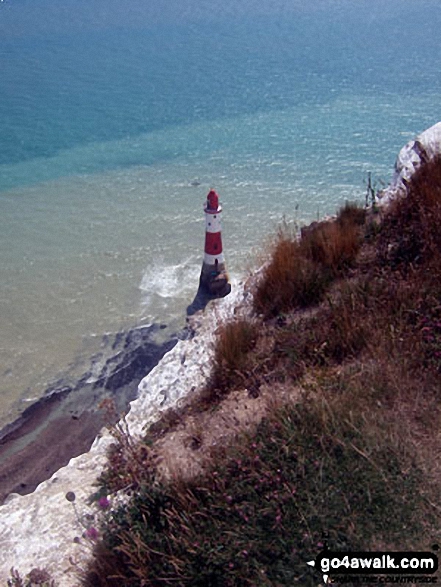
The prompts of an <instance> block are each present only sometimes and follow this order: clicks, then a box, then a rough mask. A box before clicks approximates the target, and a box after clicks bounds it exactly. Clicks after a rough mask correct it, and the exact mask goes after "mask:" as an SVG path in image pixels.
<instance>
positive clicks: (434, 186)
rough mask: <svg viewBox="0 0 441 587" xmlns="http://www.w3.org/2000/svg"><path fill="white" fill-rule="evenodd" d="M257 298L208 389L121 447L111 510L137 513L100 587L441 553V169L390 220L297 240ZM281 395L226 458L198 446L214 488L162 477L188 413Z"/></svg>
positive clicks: (100, 572)
mask: <svg viewBox="0 0 441 587" xmlns="http://www.w3.org/2000/svg"><path fill="white" fill-rule="evenodd" d="M253 294H254V296H253V300H254V301H253V309H252V312H251V313H249V314H244V315H243V316H238V317H237V319H235V320H234V321H233V322H230V323H228V324H225V325H224V326H223V327H222V328H221V329H220V331H219V332H218V336H217V347H216V351H215V361H214V364H213V370H212V377H211V379H210V381H209V382H208V384H207V387H206V389H205V390H203V391H202V392H201V393H200V395H199V396H198V397H193V398H191V400H190V401H189V403H188V405H187V406H185V407H184V408H182V409H181V410H180V411H177V410H175V411H174V412H172V413H169V414H166V415H165V417H164V418H163V420H162V422H161V424H160V425H158V426H156V427H154V428H153V429H152V430H151V431H150V433H149V435H148V436H147V438H146V439H145V440H144V441H143V442H142V443H137V444H136V445H134V444H133V443H132V442H131V440H130V438H128V437H127V435H126V434H125V433H124V430H123V429H122V428H121V429H119V430H117V431H116V437H117V443H116V445H115V447H114V449H113V451H112V453H111V454H110V455H109V468H108V470H107V471H106V473H105V474H104V475H103V476H102V477H101V493H100V494H99V495H103V494H107V495H110V494H111V493H113V492H115V491H117V490H121V489H124V490H125V491H126V492H127V493H128V494H129V499H128V501H127V502H126V503H125V504H124V505H121V506H120V507H118V508H114V509H111V510H108V511H107V514H106V520H105V522H104V523H103V526H102V528H101V529H100V532H101V539H100V540H99V541H98V542H97V543H96V546H95V549H94V554H93V558H92V559H91V561H90V564H89V566H88V568H87V569H85V570H84V576H83V579H82V582H83V585H84V586H87V587H98V586H99V587H101V586H102V587H104V586H106V587H108V586H109V587H110V586H121V585H123V586H127V587H138V586H141V585H142V586H152V587H153V586H154V587H158V586H164V585H167V586H175V585H179V586H183V587H184V586H188V587H190V586H191V587H197V586H201V587H202V586H203V587H210V586H212V587H215V586H216V587H221V586H222V587H223V586H225V587H233V586H241V587H242V586H247V585H249V586H251V585H256V586H262V587H263V586H268V587H269V586H285V585H286V586H292V585H293V584H296V583H299V584H302V585H311V586H313V585H314V586H315V585H317V584H318V583H319V582H320V580H321V578H320V575H318V573H317V572H316V571H315V570H314V569H312V568H311V567H309V566H308V565H307V564H306V562H307V561H309V560H311V559H312V558H314V557H315V556H316V555H317V554H318V553H319V552H320V550H321V549H323V548H324V547H325V545H326V544H327V545H328V546H329V547H330V548H332V549H333V550H335V549H343V548H346V549H350V550H390V551H393V550H430V548H431V546H432V545H433V544H435V543H436V542H437V541H438V542H439V540H440V538H441V535H440V534H441V527H440V508H439V505H438V504H437V503H436V499H437V498H436V496H437V494H438V495H439V490H440V484H441V470H440V462H441V459H440V458H439V456H440V448H441V438H440V434H439V431H440V400H441V391H440V378H441V158H438V159H436V160H434V161H433V162H432V163H430V164H427V165H425V166H424V167H423V168H422V169H420V170H419V171H418V172H417V174H416V175H415V176H414V178H413V180H412V182H411V184H410V185H409V189H408V195H407V197H406V198H404V199H400V200H398V201H396V202H394V203H393V204H392V205H390V206H389V207H388V209H387V210H385V211H381V210H378V209H370V210H364V209H360V208H359V207H358V206H355V205H352V204H347V205H346V206H345V207H344V208H343V209H342V210H340V211H339V213H338V215H337V218H336V219H335V220H333V221H328V222H323V223H317V224H316V225H314V226H311V227H309V228H308V229H306V230H304V231H303V234H302V236H301V238H298V237H297V235H291V234H290V233H289V231H287V230H286V229H284V230H281V232H280V234H279V235H278V236H277V238H276V239H275V242H274V245H273V248H272V251H271V252H270V255H269V259H268V262H267V264H266V265H265V267H264V270H263V271H262V274H261V275H260V278H259V280H258V282H257V283H256V284H255V285H254V289H253ZM264 389H266V390H268V389H270V390H273V392H274V393H273V397H272V401H271V402H269V403H268V404H267V406H266V409H265V414H264V417H263V418H260V421H258V422H256V425H255V426H254V427H252V428H248V429H247V430H246V431H241V430H240V427H238V429H237V430H236V431H235V435H234V436H233V437H231V439H230V441H229V442H228V443H223V444H222V443H220V446H219V445H218V446H216V447H207V446H206V445H204V442H206V440H205V438H206V434H207V432H208V431H207V430H205V429H204V428H203V427H201V429H200V430H199V431H198V433H197V434H193V438H192V442H190V443H189V446H188V450H189V451H193V452H194V453H198V451H199V452H200V454H201V455H203V457H202V456H201V460H203V466H202V467H201V472H200V473H199V474H197V475H192V476H187V477H185V478H184V477H183V476H182V475H177V474H176V475H173V474H171V475H169V476H168V477H166V476H164V475H161V474H160V467H159V463H160V454H159V452H158V451H157V449H156V446H157V444H158V441H159V440H160V439H163V438H164V437H165V436H166V435H170V434H171V433H173V431H175V430H177V429H178V427H179V426H182V422H183V421H184V420H185V416H186V415H189V414H190V415H192V417H196V418H197V416H198V415H199V416H200V418H201V421H202V414H203V413H206V412H210V413H211V417H213V418H215V417H216V413H218V412H219V411H220V409H221V406H222V403H223V402H225V401H226V398H228V397H229V396H231V394H233V393H242V394H247V396H248V397H249V398H251V399H250V401H253V402H259V401H260V400H261V397H262V396H263V390H264ZM281 389H282V390H283V393H279V391H280V390H281ZM172 473H173V471H172Z"/></svg>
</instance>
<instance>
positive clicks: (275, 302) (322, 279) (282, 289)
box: [254, 235, 329, 318]
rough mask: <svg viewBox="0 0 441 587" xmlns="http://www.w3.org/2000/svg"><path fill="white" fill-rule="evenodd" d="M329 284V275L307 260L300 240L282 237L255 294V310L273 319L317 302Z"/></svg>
mask: <svg viewBox="0 0 441 587" xmlns="http://www.w3.org/2000/svg"><path fill="white" fill-rule="evenodd" d="M328 282H329V275H327V274H326V273H324V272H323V271H321V268H320V267H319V266H318V265H317V264H316V263H315V262H314V261H313V260H312V259H308V258H306V257H305V255H304V249H303V248H302V246H301V245H300V243H299V242H298V241H297V240H292V239H291V238H289V237H287V236H285V235H279V237H278V240H277V242H276V244H275V246H274V249H273V252H272V255H271V259H270V262H269V264H268V265H267V266H266V267H265V269H264V273H263V276H262V279H261V280H260V282H259V284H258V285H257V288H256V290H255V292H254V309H255V311H256V312H257V313H258V314H263V315H264V316H265V317H266V318H270V317H272V316H277V315H278V314H280V313H281V312H285V311H287V310H290V309H292V308H293V307H297V306H300V307H306V306H309V305H312V304H315V303H318V302H319V301H320V300H321V299H322V296H323V293H324V291H325V290H326V287H327V285H328Z"/></svg>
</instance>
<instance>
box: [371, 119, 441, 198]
mask: <svg viewBox="0 0 441 587" xmlns="http://www.w3.org/2000/svg"><path fill="white" fill-rule="evenodd" d="M439 154H441V122H438V123H437V124H434V125H433V126H431V127H430V128H428V129H427V130H425V131H424V132H422V133H421V134H420V135H418V136H417V137H416V138H415V139H413V140H412V141H409V142H408V143H407V144H406V145H405V146H404V147H403V148H402V149H401V151H400V152H399V153H398V157H397V160H396V162H395V171H394V175H393V178H392V181H391V183H390V185H389V186H388V187H387V188H386V189H385V190H383V191H382V193H381V196H380V197H381V203H382V204H387V203H389V202H390V200H391V199H393V198H395V197H400V196H403V195H405V194H406V189H407V188H406V186H407V183H408V182H409V180H410V178H411V177H412V175H413V174H414V173H415V171H416V170H417V169H419V167H421V165H423V164H424V163H425V162H427V161H430V160H431V159H433V158H434V157H435V156H436V155H439Z"/></svg>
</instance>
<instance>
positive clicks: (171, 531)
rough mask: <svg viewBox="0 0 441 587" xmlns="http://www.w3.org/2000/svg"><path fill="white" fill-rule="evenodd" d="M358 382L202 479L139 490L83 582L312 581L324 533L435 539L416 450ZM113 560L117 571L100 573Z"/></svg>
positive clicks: (288, 418) (296, 414) (289, 412)
mask: <svg viewBox="0 0 441 587" xmlns="http://www.w3.org/2000/svg"><path fill="white" fill-rule="evenodd" d="M353 380H354V373H351V376H350V377H347V378H342V377H340V378H334V379H333V380H332V379H331V380H329V379H328V380H327V382H326V386H325V387H324V388H322V393H321V394H320V396H317V395H316V394H315V393H313V394H312V395H311V396H310V397H309V398H305V399H307V401H302V402H301V403H300V404H298V405H297V406H288V407H284V408H281V409H278V410H277V411H276V412H275V413H273V414H272V415H271V416H270V417H269V418H268V419H266V420H265V421H263V422H262V424H261V425H260V426H259V428H258V429H257V431H256V433H255V434H253V435H250V436H246V437H243V438H241V439H240V441H239V442H238V443H236V444H235V445H234V446H232V447H230V448H229V449H228V451H227V453H226V454H225V453H224V454H217V455H216V456H215V457H214V460H213V463H212V467H211V470H210V472H209V473H208V474H207V475H206V476H205V477H204V478H200V479H198V480H196V481H194V482H192V483H182V482H176V481H175V482H172V483H170V484H167V485H161V484H159V483H158V484H155V483H153V484H151V485H146V486H144V487H143V488H141V490H140V491H139V492H138V493H137V494H136V495H135V496H134V498H133V499H132V501H131V502H130V504H129V505H128V506H125V507H123V508H121V509H120V510H118V511H116V512H114V513H113V515H112V519H111V521H110V522H109V524H108V526H107V529H106V534H105V539H104V542H103V543H102V544H101V545H100V546H99V548H98V550H97V554H98V553H99V556H98V557H97V560H96V561H95V562H94V563H93V564H92V565H91V569H90V570H89V573H88V575H87V579H86V580H85V582H84V585H89V586H92V585H100V586H101V585H103V586H104V585H106V586H107V585H109V586H110V585H126V586H132V585H133V587H135V586H139V585H145V586H150V585H151V586H157V585H170V586H171V585H181V586H189V587H190V586H191V587H198V586H200V587H210V586H225V587H230V586H247V585H249V586H251V585H262V586H264V585H265V586H266V585H268V586H269V585H286V586H288V585H294V584H296V583H300V584H303V585H311V586H312V585H317V580H318V577H317V576H316V575H315V573H314V572H313V571H312V570H310V569H309V568H308V567H307V565H306V562H307V561H308V560H310V559H311V557H315V555H316V554H318V552H319V551H320V549H321V548H322V545H323V543H324V541H325V540H328V541H329V543H330V544H332V548H333V549H338V548H341V549H344V548H347V549H352V550H356V549H369V548H370V547H372V546H373V545H375V544H377V545H380V544H389V545H396V546H397V547H398V546H399V547H400V548H401V549H405V548H406V547H409V548H410V547H411V546H412V545H415V544H416V543H419V542H420V540H421V538H422V537H423V536H424V537H425V538H426V539H429V538H430V535H428V534H427V531H428V528H427V521H428V519H430V515H429V514H428V506H427V504H426V502H425V498H424V496H423V495H422V494H421V477H422V471H421V470H420V468H419V466H418V464H417V463H416V462H415V461H414V455H413V449H412V446H411V445H409V443H407V442H403V436H402V435H400V433H399V430H394V429H393V427H391V426H390V422H388V421H387V416H386V417H381V416H380V412H379V411H378V410H373V411H372V412H371V413H370V414H369V411H365V409H366V408H367V407H368V406H369V402H368V401H366V396H365V397H364V398H360V397H358V399H357V400H356V401H355V402H354V401H352V399H351V396H352V394H353V392H354V391H356V390H355V389H354V387H352V386H351V381H353ZM432 538H433V539H434V537H432ZM111 559H112V565H113V569H114V570H113V572H114V573H117V574H118V575H119V576H118V577H117V578H115V579H111V578H109V577H108V576H106V575H103V573H102V572H101V571H97V570H96V565H99V564H100V562H99V561H107V563H108V564H109V560H111ZM97 561H98V562H97ZM94 567H95V568H94ZM98 577H99V578H98Z"/></svg>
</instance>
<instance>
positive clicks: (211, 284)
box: [199, 263, 231, 298]
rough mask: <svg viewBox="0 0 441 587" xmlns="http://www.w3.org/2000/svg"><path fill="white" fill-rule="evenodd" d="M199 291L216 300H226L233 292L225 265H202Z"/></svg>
mask: <svg viewBox="0 0 441 587" xmlns="http://www.w3.org/2000/svg"><path fill="white" fill-rule="evenodd" d="M199 289H202V290H203V291H205V293H207V294H208V295H210V296H212V297H214V298H224V297H225V296H227V295H228V294H229V293H230V291H231V284H230V282H229V281H228V274H227V272H226V270H225V265H224V264H223V263H221V264H219V265H208V263H203V264H202V270H201V277H200V279H199Z"/></svg>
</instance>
